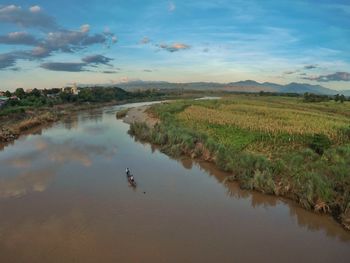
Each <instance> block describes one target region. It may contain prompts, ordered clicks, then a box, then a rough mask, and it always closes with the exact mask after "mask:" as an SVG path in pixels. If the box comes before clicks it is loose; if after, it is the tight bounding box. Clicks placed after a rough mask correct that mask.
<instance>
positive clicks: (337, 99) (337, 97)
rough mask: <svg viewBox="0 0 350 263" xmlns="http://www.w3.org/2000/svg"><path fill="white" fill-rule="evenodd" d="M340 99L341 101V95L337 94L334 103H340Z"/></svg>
mask: <svg viewBox="0 0 350 263" xmlns="http://www.w3.org/2000/svg"><path fill="white" fill-rule="evenodd" d="M339 99H340V97H339V94H337V95H335V96H334V101H335V102H337V101H339Z"/></svg>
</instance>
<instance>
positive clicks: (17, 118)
mask: <svg viewBox="0 0 350 263" xmlns="http://www.w3.org/2000/svg"><path fill="white" fill-rule="evenodd" d="M116 104H118V102H116V101H113V102H108V103H94V104H92V103H85V104H79V105H76V104H63V105H55V106H54V107H50V108H49V107H42V108H38V109H33V110H26V111H23V112H19V113H13V114H8V115H3V116H0V142H12V141H14V140H16V139H18V138H19V137H20V135H21V134H23V133H24V132H28V131H29V130H31V129H33V128H36V127H39V126H43V125H47V124H49V123H53V122H56V121H58V120H61V119H63V118H65V117H68V116H70V115H72V114H75V113H76V112H78V111H83V110H91V109H95V108H100V107H105V106H110V105H116Z"/></svg>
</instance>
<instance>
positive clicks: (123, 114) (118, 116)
mask: <svg viewBox="0 0 350 263" xmlns="http://www.w3.org/2000/svg"><path fill="white" fill-rule="evenodd" d="M128 111H129V109H124V110H120V111H117V113H116V117H117V119H121V118H124V117H125V116H126V114H127V113H128Z"/></svg>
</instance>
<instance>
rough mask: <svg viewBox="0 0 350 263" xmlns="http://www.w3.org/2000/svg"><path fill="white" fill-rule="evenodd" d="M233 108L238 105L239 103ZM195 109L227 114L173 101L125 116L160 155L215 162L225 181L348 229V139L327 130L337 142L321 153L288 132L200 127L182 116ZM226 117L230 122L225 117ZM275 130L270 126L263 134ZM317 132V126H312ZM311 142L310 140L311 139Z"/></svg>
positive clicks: (212, 104)
mask: <svg viewBox="0 0 350 263" xmlns="http://www.w3.org/2000/svg"><path fill="white" fill-rule="evenodd" d="M265 102H266V101H264V103H265ZM254 103H257V104H259V103H261V101H260V102H259V101H257V102H256V101H254ZM278 103H279V104H282V107H283V106H285V105H283V103H286V102H283V103H281V101H279V102H278ZM288 103H293V104H295V105H294V106H293V107H294V108H296V107H298V108H299V111H298V114H300V108H301V107H304V108H305V107H309V109H307V111H306V113H307V114H308V115H310V114H315V113H314V112H316V110H315V111H314V110H313V108H315V109H316V108H317V111H319V110H320V108H321V106H323V105H320V104H318V105H315V104H313V105H311V106H310V105H300V104H298V103H296V102H295V101H292V102H291V101H290V100H288ZM222 104H223V105H225V104H226V106H227V107H229V108H230V110H231V111H232V107H233V106H232V102H227V101H225V102H223V103H222ZM234 105H236V106H237V100H236V101H235V104H234ZM198 106H202V107H203V106H204V108H201V109H202V110H203V111H202V112H196V114H197V115H196V116H197V117H198V116H199V117H201V118H202V117H203V118H205V117H206V116H210V118H212V119H213V120H215V121H218V120H221V119H220V118H222V116H225V114H226V113H225V112H221V113H220V115H216V113H215V112H214V113H213V112H208V110H206V109H207V108H206V107H208V109H209V110H213V109H219V108H220V107H222V105H221V103H216V102H192V101H191V102H186V103H184V102H177V103H170V104H163V105H156V106H152V107H151V109H147V108H144V109H142V110H137V109H134V110H133V111H132V112H131V111H130V112H129V113H128V118H129V120H132V121H128V122H129V123H131V126H130V134H132V135H134V136H135V137H137V138H138V139H141V140H144V141H148V142H150V143H153V144H155V145H158V146H159V147H160V149H161V151H163V152H165V153H167V154H168V155H171V156H181V155H187V156H190V157H191V158H193V159H196V158H197V159H202V160H205V161H209V162H213V163H214V164H216V166H218V167H219V168H220V169H222V170H224V171H228V172H230V173H232V176H230V177H229V178H227V180H232V181H238V182H239V183H240V186H241V187H242V188H244V189H249V190H256V191H259V192H262V193H265V194H272V195H277V196H283V197H287V198H289V199H292V200H294V201H296V202H298V203H299V204H300V205H301V206H302V207H304V208H305V209H307V210H312V211H315V212H317V213H324V214H330V215H332V216H333V218H334V219H335V220H336V221H338V222H339V223H341V224H342V225H343V226H344V227H345V228H346V229H348V230H349V229H350V202H349V198H350V196H349V176H348V174H349V167H350V163H349V160H350V159H349V146H348V145H349V144H348V143H347V142H346V135H343V134H341V133H339V134H338V133H333V131H331V130H328V131H325V132H328V134H330V136H332V135H333V134H334V135H336V136H338V137H333V138H332V140H331V142H332V145H331V146H329V147H324V149H323V148H322V151H323V152H322V154H321V153H320V152H319V153H317V151H319V150H320V149H321V148H320V147H321V146H324V145H321V146H320V145H318V148H317V147H316V148H315V149H314V150H312V149H311V148H309V147H311V146H309V144H308V140H309V137H310V136H309V135H305V136H304V135H297V134H294V133H291V135H290V136H288V137H286V133H285V134H282V135H280V133H278V135H277V136H274V135H273V133H270V134H269V136H265V135H264V134H263V133H262V132H260V133H257V132H252V131H251V130H237V128H235V129H233V128H231V126H229V125H228V124H227V121H226V122H224V123H223V124H220V125H219V124H215V125H214V124H213V125H209V126H208V120H206V122H205V123H204V124H203V123H198V120H196V119H195V117H192V116H190V117H189V116H188V115H185V113H186V114H191V113H192V112H193V111H194V110H195V109H196V110H197V108H194V107H198ZM236 106H235V107H236ZM265 106H266V105H265ZM272 106H273V107H272ZM272 106H271V105H269V106H268V107H271V109H273V110H274V109H275V107H277V106H278V104H277V103H275V104H273V105H272ZM326 106H327V107H325V109H326V110H327V111H328V112H330V113H329V114H331V115H332V118H334V115H335V112H337V111H338V112H337V113H339V115H341V116H343V117H344V116H345V119H346V118H348V112H346V111H345V112H344V111H343V109H340V108H336V107H334V109H330V108H329V106H328V105H326ZM290 107H292V106H290ZM140 112H141V114H140ZM147 113H148V114H149V113H151V117H150V116H148V118H152V119H154V118H155V117H158V120H153V121H152V122H153V123H158V125H152V123H151V122H149V120H148V119H147V116H146V115H147ZM246 114H247V113H246ZM248 114H249V112H248ZM279 114H281V113H279ZM288 114H290V113H289V112H288ZM322 114H325V113H322ZM308 115H307V116H308ZM184 116H185V117H186V118H188V119H186V121H183V119H181V118H184ZM341 116H340V117H341ZM340 117H338V119H340ZM142 118H144V119H143V120H142ZM227 118H228V120H229V117H227ZM260 118H261V116H260ZM265 118H266V117H265ZM307 121H308V123H310V122H311V121H310V120H307ZM317 121H320V120H317ZM244 123H247V121H246V122H244ZM248 123H249V122H248ZM195 124H197V125H195ZM273 125H274V124H273V123H271V122H270V125H269V126H267V129H268V128H270V127H271V126H273ZM300 125H303V124H300ZM294 127H295V126H294ZM209 128H210V129H211V130H210V129H209ZM277 128H278V127H277ZM282 128H283V127H282ZM296 128H297V127H296ZM316 128H318V127H316V126H315V129H316ZM238 135H240V136H241V137H238ZM244 136H245V137H244ZM253 136H255V137H253ZM242 138H243V139H244V140H245V141H244V140H243V139H242ZM286 138H287V139H286ZM311 138H312V139H313V138H314V137H312V136H311ZM316 138H317V139H318V138H319V137H316ZM239 139H240V140H239ZM248 139H251V141H249V142H248V143H246V145H244V147H241V148H238V147H236V146H237V143H240V144H242V140H243V142H246V141H247V140H248ZM232 141H234V142H235V145H233V146H235V147H236V148H234V147H232V144H230V143H231V142H232ZM240 146H241V145H240ZM271 149H272V150H271Z"/></svg>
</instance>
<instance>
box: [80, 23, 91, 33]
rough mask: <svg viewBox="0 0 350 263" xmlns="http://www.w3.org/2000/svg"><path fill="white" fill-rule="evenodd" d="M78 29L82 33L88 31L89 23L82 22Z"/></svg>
mask: <svg viewBox="0 0 350 263" xmlns="http://www.w3.org/2000/svg"><path fill="white" fill-rule="evenodd" d="M80 31H81V32H83V33H87V32H89V31H90V25H89V24H84V25H82V26H81V27H80Z"/></svg>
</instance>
